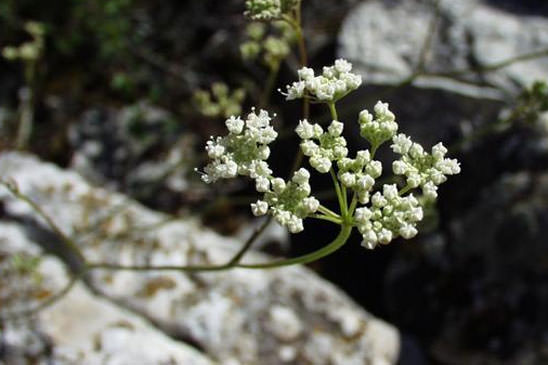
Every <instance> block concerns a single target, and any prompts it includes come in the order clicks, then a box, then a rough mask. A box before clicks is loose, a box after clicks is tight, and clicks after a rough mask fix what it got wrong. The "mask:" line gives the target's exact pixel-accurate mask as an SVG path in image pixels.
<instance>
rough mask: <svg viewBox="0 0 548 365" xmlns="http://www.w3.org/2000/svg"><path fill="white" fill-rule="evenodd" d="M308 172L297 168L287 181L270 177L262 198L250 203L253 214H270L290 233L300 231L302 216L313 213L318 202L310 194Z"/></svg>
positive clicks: (318, 204) (301, 228) (317, 206)
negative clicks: (269, 185)
mask: <svg viewBox="0 0 548 365" xmlns="http://www.w3.org/2000/svg"><path fill="white" fill-rule="evenodd" d="M309 179H310V173H309V172H308V170H306V169H304V168H301V169H299V170H297V171H296V172H295V173H294V174H293V177H292V178H291V180H290V181H289V182H287V183H286V182H285V181H284V180H283V179H281V178H272V179H271V189H269V190H268V191H266V192H265V194H264V197H263V200H258V201H257V202H256V203H253V204H251V211H252V212H253V214H254V215H256V216H259V215H264V214H267V213H270V214H272V216H273V217H274V219H275V220H276V221H277V222H278V223H280V224H281V225H282V226H285V227H287V229H288V230H289V231H290V232H291V233H298V232H301V231H302V230H303V229H304V228H303V218H306V217H307V216H309V215H310V214H313V213H315V212H316V211H317V210H318V208H319V206H320V202H319V201H318V200H317V199H316V198H314V197H311V196H310V192H311V188H310V184H309Z"/></svg>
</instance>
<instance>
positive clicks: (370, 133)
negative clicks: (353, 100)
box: [359, 101, 398, 147]
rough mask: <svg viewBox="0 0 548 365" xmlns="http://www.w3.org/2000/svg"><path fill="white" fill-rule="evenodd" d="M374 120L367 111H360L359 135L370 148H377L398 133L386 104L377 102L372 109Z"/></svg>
mask: <svg viewBox="0 0 548 365" xmlns="http://www.w3.org/2000/svg"><path fill="white" fill-rule="evenodd" d="M374 111H375V118H374V119H373V115H371V113H369V112H368V111H367V110H362V111H361V112H360V116H359V123H360V134H361V136H362V137H363V138H365V139H366V140H368V141H369V143H371V145H372V146H374V147H378V146H380V145H381V144H383V143H384V142H386V141H388V140H390V139H391V138H392V137H394V136H395V134H396V132H397V131H398V123H396V121H395V120H396V117H395V116H394V114H393V113H392V112H391V111H390V110H389V109H388V104H387V103H383V102H381V101H379V102H377V104H376V105H375V108H374Z"/></svg>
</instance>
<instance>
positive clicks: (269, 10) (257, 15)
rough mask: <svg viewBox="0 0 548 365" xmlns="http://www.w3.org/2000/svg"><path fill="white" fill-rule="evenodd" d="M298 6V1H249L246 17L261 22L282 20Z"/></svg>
mask: <svg viewBox="0 0 548 365" xmlns="http://www.w3.org/2000/svg"><path fill="white" fill-rule="evenodd" d="M297 5H298V0H247V1H246V2H245V7H246V11H245V13H244V14H245V16H247V17H249V18H251V19H253V20H259V21H270V20H277V19H281V18H282V15H284V14H288V13H290V12H291V11H292V10H293V9H294V8H295V7H296V6H297Z"/></svg>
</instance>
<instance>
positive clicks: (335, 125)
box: [309, 120, 344, 138]
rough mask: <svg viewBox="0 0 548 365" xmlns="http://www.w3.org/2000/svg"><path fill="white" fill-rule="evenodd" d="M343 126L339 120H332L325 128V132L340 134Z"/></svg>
mask: <svg viewBox="0 0 548 365" xmlns="http://www.w3.org/2000/svg"><path fill="white" fill-rule="evenodd" d="M343 128H344V124H342V123H341V122H339V121H336V120H334V121H332V122H331V124H330V125H329V127H328V128H327V132H328V133H329V134H330V135H331V136H333V137H338V136H340V135H341V134H342V132H343ZM309 138H311V137H309Z"/></svg>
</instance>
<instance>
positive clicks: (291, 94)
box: [285, 59, 362, 103]
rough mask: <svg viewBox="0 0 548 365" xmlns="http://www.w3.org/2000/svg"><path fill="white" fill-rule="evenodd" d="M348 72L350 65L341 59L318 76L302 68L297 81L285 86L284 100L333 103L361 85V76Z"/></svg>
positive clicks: (310, 70)
mask: <svg viewBox="0 0 548 365" xmlns="http://www.w3.org/2000/svg"><path fill="white" fill-rule="evenodd" d="M350 71H352V64H350V62H348V61H346V60H343V59H338V60H336V61H335V64H334V65H333V66H325V67H324V68H323V70H322V74H321V75H318V76H315V75H314V71H313V70H312V69H310V68H307V67H303V68H301V69H300V70H299V71H298V75H299V81H296V82H293V83H292V84H291V85H287V93H286V94H285V96H286V99H287V100H294V99H297V98H302V97H308V98H310V99H312V100H316V101H320V102H325V103H334V102H336V101H337V100H339V99H340V98H342V97H344V96H345V95H347V94H348V93H349V92H351V91H353V90H356V89H357V88H358V87H359V86H360V85H361V83H362V78H361V76H360V75H356V74H353V73H351V72H350Z"/></svg>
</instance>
